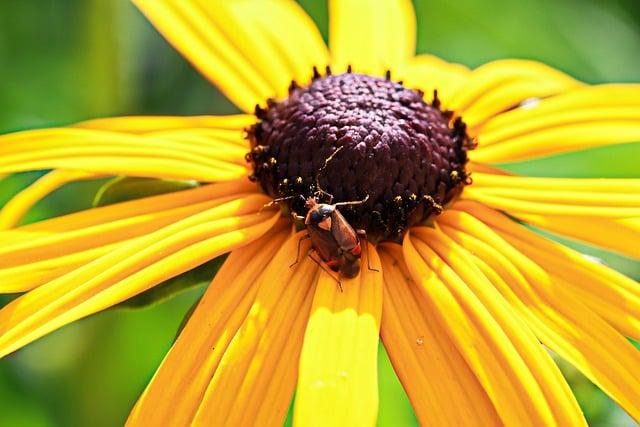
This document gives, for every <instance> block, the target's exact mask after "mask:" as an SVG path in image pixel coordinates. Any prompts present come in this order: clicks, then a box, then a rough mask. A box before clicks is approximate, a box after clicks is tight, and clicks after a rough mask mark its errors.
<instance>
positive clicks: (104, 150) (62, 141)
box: [0, 128, 247, 181]
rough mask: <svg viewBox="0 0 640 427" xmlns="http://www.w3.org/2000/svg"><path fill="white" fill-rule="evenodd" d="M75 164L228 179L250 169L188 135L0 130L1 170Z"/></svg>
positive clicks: (107, 170) (104, 170) (113, 171)
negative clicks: (4, 132)
mask: <svg viewBox="0 0 640 427" xmlns="http://www.w3.org/2000/svg"><path fill="white" fill-rule="evenodd" d="M57 168H62V169H77V170H83V171H87V172H92V173H97V174H105V175H132V176H148V177H154V178H174V179H195V180H199V181H225V180H231V179H238V178H241V177H242V176H246V174H247V169H246V167H242V166H240V165H238V164H236V163H233V162H225V161H221V160H217V159H215V158H214V157H213V156H211V155H210V150H207V148H206V147H203V146H201V145H200V144H193V143H189V142H188V141H173V140H167V139H158V138H153V137H148V136H140V135H131V134H123V133H116V132H110V131H103V130H93V129H80V128H59V129H40V130H33V131H25V132H18V133H14V134H9V135H3V136H0V171H2V172H19V171H28V170H38V169H57Z"/></svg>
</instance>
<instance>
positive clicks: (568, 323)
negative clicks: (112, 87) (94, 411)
mask: <svg viewBox="0 0 640 427" xmlns="http://www.w3.org/2000/svg"><path fill="white" fill-rule="evenodd" d="M135 3H136V4H137V5H138V7H139V8H140V9H141V10H142V12H143V13H144V14H145V15H146V16H147V17H148V18H149V19H150V20H151V21H152V22H153V23H154V25H155V26H156V27H157V28H158V29H159V31H160V32H161V33H162V34H163V35H164V36H165V37H166V38H167V39H168V40H169V41H170V42H171V43H172V44H173V45H174V46H175V47H176V48H177V49H178V50H180V51H181V52H182V53H183V54H184V55H185V56H186V57H187V58H188V59H189V60H190V61H191V62H192V63H193V64H194V65H195V66H196V67H197V68H198V69H199V70H200V71H201V72H202V73H203V74H204V75H205V76H207V77H208V78H209V79H210V80H211V81H212V82H213V83H214V84H216V85H217V86H218V87H219V88H220V89H221V90H222V91H223V92H224V93H225V94H226V95H227V96H228V97H229V99H231V100H232V101H233V102H235V103H236V105H237V106H238V107H240V108H241V109H242V110H244V111H245V112H246V114H241V115H234V116H224V117H210V116H201V117H123V118H114V119H102V120H94V121H90V122H84V123H80V124H78V125H75V126H71V127H67V128H58V129H44V130H34V131H27V132H21V133H16V134H9V135H4V136H2V137H0V174H7V173H14V172H19V171H26V170H43V169H45V170H51V172H49V173H48V174H47V175H45V176H44V177H43V178H41V179H40V180H39V181H37V182H35V183H34V184H33V185H31V186H30V187H28V188H27V189H25V190H24V191H22V192H21V193H20V194H18V195H17V196H16V197H15V198H14V199H13V200H12V201H11V202H9V204H7V206H6V207H5V208H4V209H3V211H2V212H1V214H0V223H1V224H2V227H3V228H4V229H5V231H2V232H0V291H1V292H5V293H15V292H24V295H22V296H20V297H19V298H17V299H16V300H14V301H12V302H11V303H9V304H8V305H6V306H5V307H4V308H2V309H1V310H0V356H6V355H7V354H9V353H11V352H14V351H16V350H17V349H19V348H21V347H23V346H24V345H26V344H28V343H29V342H31V341H33V340H35V339H37V338H39V337H41V336H43V335H45V334H47V333H49V332H51V331H53V330H55V329H57V328H59V327H61V326H63V325H65V324H68V323H70V322H72V321H74V320H77V319H80V318H82V317H85V316H88V315H90V314H93V313H95V312H97V311H100V310H103V309H105V308H108V307H110V306H113V305H115V304H118V303H120V302H122V301H124V300H127V299H129V298H131V297H133V296H135V295H137V294H140V293H141V292H144V291H145V290H148V289H150V288H152V287H153V286H155V285H157V284H159V283H161V282H163V281H164V280H166V279H168V278H171V277H174V276H177V275H180V274H182V273H184V272H187V271H189V270H191V269H193V268H195V267H196V266H198V265H200V264H202V263H204V262H206V261H208V260H211V259H213V258H214V257H217V256H219V255H222V254H225V253H229V252H230V255H229V257H228V258H227V259H226V261H225V262H224V264H223V266H222V267H221V269H220V271H219V272H218V273H217V275H216V276H215V278H214V279H213V282H212V283H211V285H210V286H209V288H208V290H207V291H206V293H205V295H204V297H203V298H202V300H201V301H200V303H199V304H198V306H197V308H196V309H195V311H194V313H193V314H192V316H191V318H190V320H189V321H188V323H187V324H186V326H185V328H184V329H183V331H182V333H181V334H180V336H179V337H178V339H177V340H176V342H175V343H174V345H173V346H172V348H171V350H170V351H169V353H168V354H167V356H166V358H165V359H164V361H163V362H162V364H161V366H160V368H159V369H158V371H157V372H156V374H155V376H154V377H153V379H152V380H151V382H150V384H149V385H148V387H147V389H146V390H145V391H144V393H143V395H142V396H141V397H140V399H139V401H138V402H137V404H136V405H135V407H134V408H133V411H132V412H131V415H130V418H129V420H128V422H129V424H131V425H158V424H171V425H185V424H190V423H194V424H211V425H222V424H228V425H246V424H255V425H271V424H273V425H279V424H281V423H282V422H283V420H284V417H285V414H286V411H287V408H288V407H289V403H290V401H291V399H292V395H293V393H294V390H296V396H295V409H294V421H295V422H296V423H297V424H298V425H373V424H374V423H375V420H376V414H377V406H378V402H377V399H378V391H377V380H376V375H377V374H376V349H377V345H378V340H379V338H382V341H383V343H384V345H385V347H386V349H387V352H388V353H389V356H390V359H391V361H392V363H393V366H394V368H395V371H396V372H397V374H398V376H399V378H400V380H401V382H402V384H403V386H404V387H405V389H406V391H407V393H408V395H409V398H410V400H411V402H412V404H413V407H414V409H415V411H416V414H417V416H418V418H419V420H420V422H421V423H423V424H425V425H438V426H441V425H466V424H468V425H500V424H507V425H536V426H539V425H563V426H564V425H582V424H585V421H584V418H583V416H582V413H581V411H580V408H579V407H578V405H577V403H576V401H575V399H574V397H573V395H572V393H571V391H570V389H569V387H568V386H567V383H566V382H565V380H564V378H563V377H562V375H561V374H560V371H559V370H558V368H557V367H556V365H555V363H554V361H553V360H552V358H551V357H550V355H549V354H548V353H547V350H546V347H548V348H550V349H551V350H553V351H554V352H556V353H557V354H558V355H559V356H561V357H562V358H564V359H566V360H568V361H569V362H571V363H572V364H573V365H574V366H575V367H576V368H578V369H579V370H581V371H582V372H583V373H584V374H585V375H586V376H587V377H588V378H589V379H590V380H591V381H593V382H594V383H595V384H597V385H598V386H599V387H600V388H601V389H602V390H604V391H605V392H606V393H607V394H608V395H609V396H611V398H612V399H614V400H615V401H616V402H617V403H619V404H620V405H621V406H622V407H623V408H624V409H625V410H626V411H627V412H628V413H629V414H630V415H631V416H632V417H634V418H635V419H640V352H638V350H636V349H635V348H634V347H633V346H632V344H630V343H629V341H627V339H626V338H625V337H631V338H634V339H639V338H640V286H639V285H638V283H637V282H635V281H634V280H632V279H630V278H627V277H625V276H623V275H621V274H619V273H617V272H616V271H613V270H611V269H610V268H608V267H606V266H604V265H601V264H598V263H595V262H593V261H592V260H590V259H587V258H585V257H583V256H582V255H581V254H579V253H577V252H575V251H573V250H571V249H569V248H566V247H564V246H562V245H560V244H558V243H555V242H553V241H551V240H547V239H546V238H544V237H541V236H540V235H538V234H535V233H533V232H532V231H530V230H529V229H528V228H525V227H524V226H523V225H522V224H523V223H527V224H532V225H535V226H538V227H541V228H545V229H548V230H550V231H553V232H555V233H558V234H560V235H564V236H568V237H571V238H575V239H578V240H581V241H584V242H588V243H592V244H595V245H599V246H602V247H605V248H608V249H612V250H614V251H618V252H620V253H623V254H626V255H629V256H631V257H636V258H640V249H639V248H640V181H638V180H634V179H561V178H544V177H537V178H533V177H526V176H516V175H513V174H509V173H507V172H504V171H502V170H500V169H497V168H496V167H494V166H491V165H492V164H495V163H500V162H503V161H513V160H527V159H532V158H536V157H541V156H547V155H551V154H557V153H563V152H568V151H572V150H579V149H583V148H588V147H595V146H602V145H607V144H619V143H627V142H633V141H638V140H640V86H639V85H630V84H627V85H613V84H609V85H598V86H589V85H585V84H583V83H581V82H578V81H576V80H575V79H573V78H571V77H569V76H567V75H565V74H563V73H561V72H558V71H556V70H553V69H551V68H549V67H546V66H544V65H542V64H539V63H535V62H531V61H521V60H503V61H496V62H492V63H489V64H487V65H484V66H482V67H479V68H478V69H475V70H468V69H467V68H465V67H464V66H461V65H457V64H448V63H446V62H444V61H441V60H439V59H437V58H435V57H432V56H429V55H418V56H415V55H414V53H415V52H414V50H415V39H414V33H415V18H414V15H413V10H412V7H411V4H410V2H408V1H391V0H389V1H379V2H376V3H375V5H366V6H365V5H363V4H362V2H358V1H349V0H334V1H331V2H330V37H329V42H330V43H329V45H330V49H327V47H326V46H325V44H324V43H323V41H322V38H321V37H320V35H319V33H318V31H317V29H316V28H315V27H314V25H313V23H312V21H311V20H310V19H309V18H308V17H307V16H306V15H305V14H304V13H303V12H302V10H301V9H300V8H299V7H298V6H297V5H296V4H295V3H293V2H290V1H285V0H272V1H236V2H214V1H198V0H191V1H187V0H173V1H171V0H137V1H135ZM274 22H275V23H277V25H274ZM256 105H257V107H256ZM122 175H124V176H133V177H148V178H158V179H172V180H181V181H195V182H197V183H199V185H197V186H195V187H194V188H190V189H185V190H182V191H177V192H173V193H168V194H161V195H156V196H151V197H144V198H140V199H136V200H130V201H126V202H122V203H117V204H113V205H109V206H104V207H99V208H95V209H90V210H87V211H81V212H77V213H73V214H70V215H65V216H61V217H57V218H52V219H48V220H44V221H41V222H37V223H34V224H30V225H26V226H18V227H16V224H18V222H19V220H20V218H21V216H22V215H23V214H24V212H26V211H27V210H28V209H29V207H30V206H31V205H32V204H33V203H34V202H35V201H37V200H39V199H40V198H41V197H43V196H44V195H46V194H48V193H49V192H51V191H52V190H53V189H55V188H57V187H59V186H61V185H64V184H66V183H68V182H71V181H74V180H79V179H91V178H95V177H98V176H122ZM274 199H275V203H273V202H274ZM307 200H311V201H313V202H315V203H326V204H327V206H328V207H331V206H333V205H332V204H336V205H335V206H337V207H336V209H338V211H339V212H340V213H341V214H342V215H343V216H344V218H345V223H346V224H347V225H348V227H346V228H344V227H343V228H341V229H336V228H335V227H334V225H335V224H336V221H334V222H331V221H329V222H327V221H326V218H325V216H321V217H320V219H321V220H322V221H319V222H317V224H316V223H314V226H317V227H318V229H319V230H323V231H324V232H325V234H324V237H325V239H328V240H325V242H324V244H326V245H328V246H329V249H331V250H330V251H328V252H327V248H326V247H323V246H322V245H323V243H322V242H320V241H317V240H316V241H314V244H313V246H311V245H310V243H309V241H308V240H304V239H303V237H304V234H305V232H304V231H301V232H297V233H295V232H292V230H293V229H294V227H293V226H292V223H294V221H293V220H292V219H291V217H290V215H289V214H291V213H293V214H294V215H296V216H305V215H306V214H307V212H308V209H309V206H310V205H312V204H313V203H308V202H307ZM270 202H271V203H270ZM325 213H326V212H325ZM298 225H300V224H298ZM359 229H361V230H363V231H364V233H365V234H366V236H367V239H365V238H364V236H365V234H361V235H357V234H356V236H361V237H359V239H360V243H361V244H362V246H363V247H362V249H361V252H358V251H356V250H355V246H353V245H352V246H347V245H346V244H345V243H344V242H343V241H342V240H340V239H341V238H343V237H344V236H345V233H346V234H347V235H349V234H348V232H350V231H353V232H354V233H355V232H356V230H359ZM326 233H328V234H326ZM327 236H328V237H327ZM351 238H352V241H353V236H351ZM357 238H358V237H357ZM331 245H333V246H331ZM365 245H366V246H365ZM310 250H311V251H310ZM323 251H324V252H323ZM307 253H309V254H310V255H309V256H306V255H307ZM327 253H328V255H327ZM319 255H320V256H319ZM359 257H361V258H359ZM296 261H297V262H296ZM345 262H350V263H357V262H360V264H357V265H359V268H360V273H359V275H357V276H356V277H355V278H352V279H349V278H347V277H345V276H346V275H345V274H341V273H340V271H338V273H337V274H336V273H335V272H332V271H331V268H332V267H333V268H337V269H338V270H340V269H339V267H340V266H341V265H343V264H344V263H345ZM352 266H353V267H355V266H354V265H352ZM338 284H340V285H341V286H338Z"/></svg>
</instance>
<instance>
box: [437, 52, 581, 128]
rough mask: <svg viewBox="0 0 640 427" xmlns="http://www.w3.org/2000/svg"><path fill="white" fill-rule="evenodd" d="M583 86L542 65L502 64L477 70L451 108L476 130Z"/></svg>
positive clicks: (459, 92) (499, 62)
mask: <svg viewBox="0 0 640 427" xmlns="http://www.w3.org/2000/svg"><path fill="white" fill-rule="evenodd" d="M580 85H581V83H579V82H577V81H576V80H574V79H573V78H571V77H569V76H568V75H566V74H564V73H561V72H560V71H557V70H555V69H553V68H551V67H548V66H546V65H544V64H541V63H539V62H535V61H525V60H516V59H509V60H499V61H493V62H490V63H488V64H485V65H483V66H481V67H479V68H477V69H475V70H473V71H472V72H471V74H470V75H469V78H468V79H467V81H466V83H465V84H464V85H463V86H461V87H460V88H459V90H458V91H457V92H456V93H455V95H454V96H453V97H452V98H451V100H450V101H449V103H448V105H449V108H451V109H453V110H454V111H456V113H457V114H459V115H461V116H462V117H463V119H464V121H465V123H467V125H468V126H469V127H470V128H472V129H474V128H476V127H478V126H479V125H481V124H482V123H484V122H485V121H487V120H488V119H490V118H491V117H492V116H495V115H497V114H498V113H501V112H503V111H507V110H509V109H511V108H513V107H515V106H518V105H520V104H521V103H522V102H523V101H525V100H527V99H530V98H533V97H546V96H550V95H554V94H557V93H561V92H564V91H567V90H569V89H572V88H575V87H579V86H580Z"/></svg>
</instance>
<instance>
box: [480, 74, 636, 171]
mask: <svg viewBox="0 0 640 427" xmlns="http://www.w3.org/2000/svg"><path fill="white" fill-rule="evenodd" d="M639 96H640V85H637V84H635V85H634V84H627V85H625V84H617V85H599V86H589V87H582V88H578V89H576V90H572V91H569V92H567V93H564V94H561V95H557V96H554V97H550V98H547V99H544V100H542V101H539V102H538V103H535V104H532V105H527V106H526V108H525V107H522V108H517V109H514V110H512V111H509V112H506V113H504V114H501V115H499V116H497V117H496V118H495V119H493V120H491V121H489V122H488V123H487V124H486V126H484V127H483V128H482V130H481V132H480V135H479V142H480V144H479V146H478V149H477V150H474V152H473V153H472V157H473V159H474V160H475V161H480V162H505V161H517V160H525V159H529V158H536V157H541V156H548V155H552V154H557V153H563V152H567V151H574V150H579V149H585V148H590V147H598V146H602V145H607V144H621V143H627V142H636V141H638V140H640V101H638V99H640V98H639Z"/></svg>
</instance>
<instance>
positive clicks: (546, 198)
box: [462, 186, 640, 218]
mask: <svg viewBox="0 0 640 427" xmlns="http://www.w3.org/2000/svg"><path fill="white" fill-rule="evenodd" d="M601 195H602V197H600V196H601ZM462 197H463V198H464V199H467V200H474V201H477V202H481V203H483V204H485V205H487V206H491V207H493V208H496V209H500V210H503V211H506V212H509V213H512V214H514V215H516V216H517V215H518V214H535V215H557V216H563V217H568V216H569V217H572V216H577V217H593V216H595V217H601V218H629V217H637V216H640V199H639V198H638V197H635V195H633V196H629V197H625V195H611V194H609V195H606V194H602V193H577V192H554V191H552V190H551V191H549V190H548V191H547V192H546V193H545V192H544V191H541V190H522V189H517V188H514V189H503V191H502V192H500V191H496V189H493V191H492V190H486V189H484V190H483V189H482V188H478V187H473V186H470V187H468V188H465V191H464V193H463V196H462Z"/></svg>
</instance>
